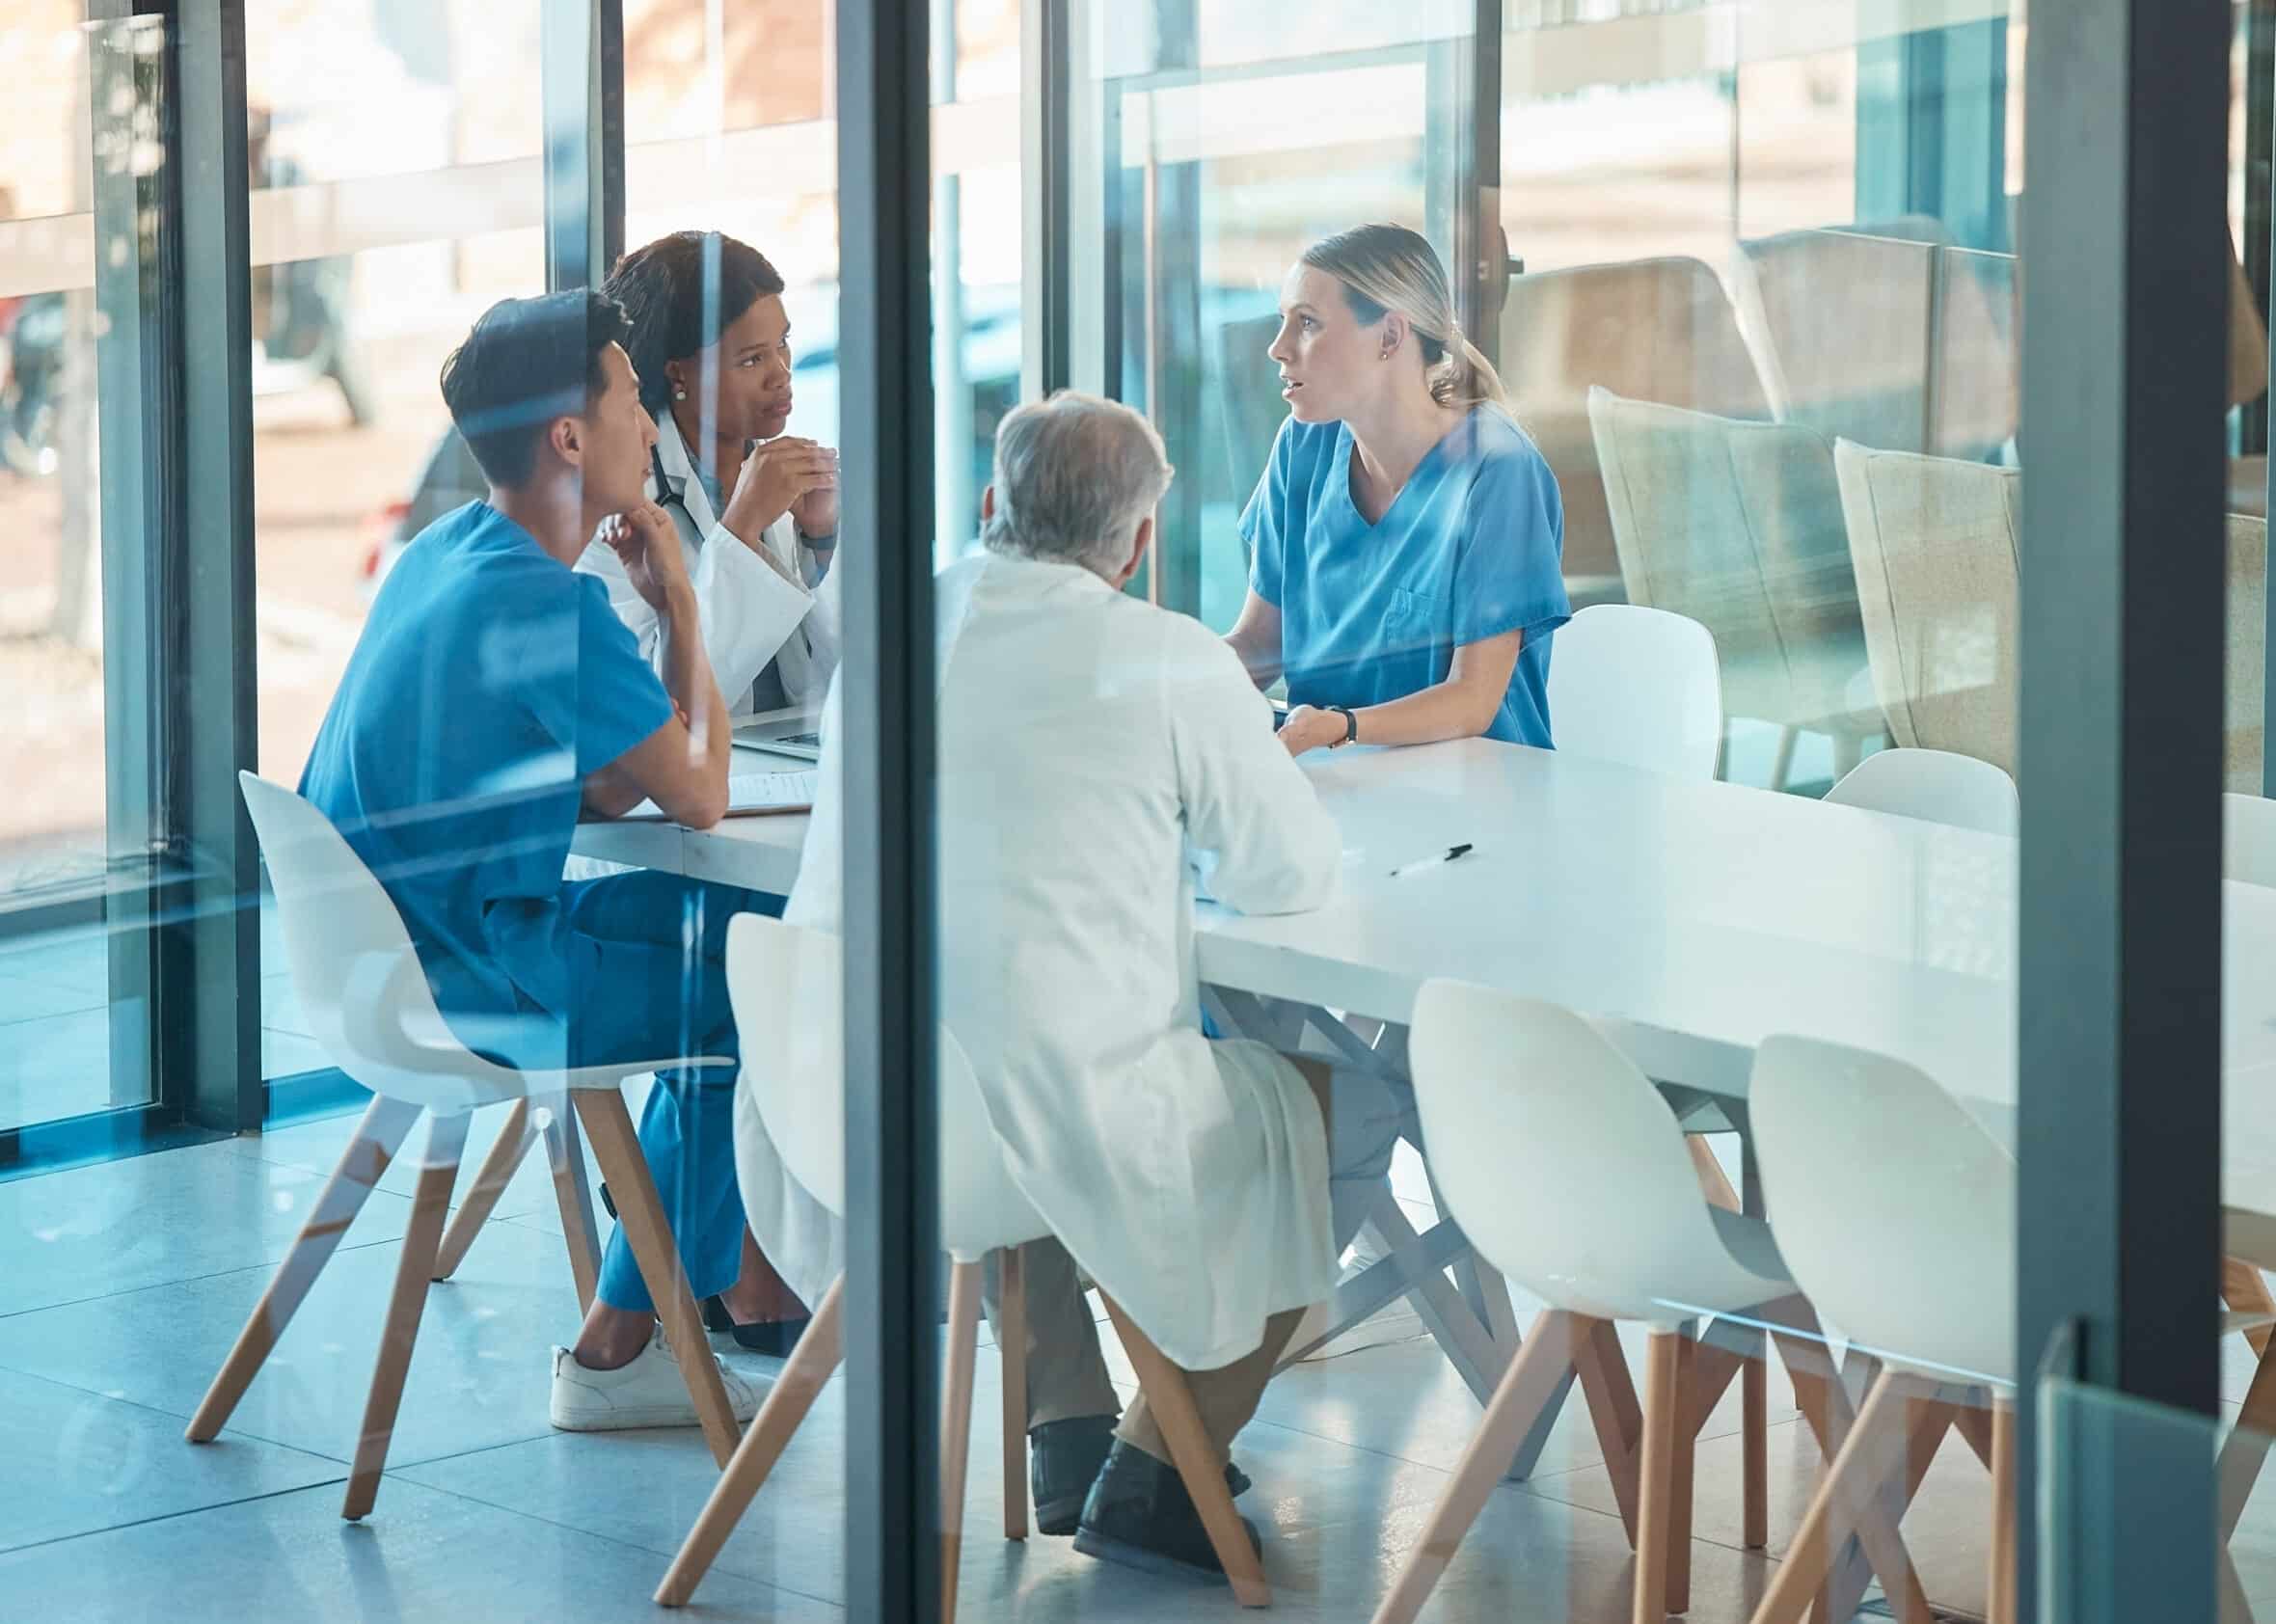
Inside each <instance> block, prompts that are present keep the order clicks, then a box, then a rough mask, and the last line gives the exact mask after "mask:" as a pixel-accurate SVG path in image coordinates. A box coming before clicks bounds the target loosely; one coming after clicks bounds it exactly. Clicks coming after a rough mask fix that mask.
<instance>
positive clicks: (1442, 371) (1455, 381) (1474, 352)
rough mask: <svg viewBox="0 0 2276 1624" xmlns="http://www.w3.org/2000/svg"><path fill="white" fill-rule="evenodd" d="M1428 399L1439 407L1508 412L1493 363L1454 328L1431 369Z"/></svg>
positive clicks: (1499, 375) (1507, 397) (1507, 400)
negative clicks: (1490, 408) (1479, 408)
mask: <svg viewBox="0 0 2276 1624" xmlns="http://www.w3.org/2000/svg"><path fill="white" fill-rule="evenodd" d="M1430 398H1431V399H1433V400H1435V401H1437V402H1438V403H1439V404H1440V405H1441V406H1457V407H1461V408H1463V409H1465V410H1467V409H1468V408H1470V407H1472V406H1499V407H1500V408H1502V410H1503V411H1504V412H1506V411H1508V410H1509V392H1508V391H1506V390H1504V388H1503V387H1502V374H1501V373H1499V372H1497V371H1495V370H1494V364H1493V363H1492V362H1490V361H1488V360H1487V359H1486V355H1485V351H1483V350H1481V349H1479V348H1478V347H1477V345H1476V344H1474V343H1472V342H1471V341H1470V340H1469V338H1466V337H1465V336H1464V335H1463V333H1462V331H1461V330H1460V329H1459V328H1457V329H1455V330H1454V332H1453V333H1452V335H1450V342H1449V343H1448V344H1447V345H1446V346H1445V347H1444V349H1443V352H1442V354H1441V358H1440V360H1439V363H1438V365H1436V366H1434V367H1432V368H1431V369H1430Z"/></svg>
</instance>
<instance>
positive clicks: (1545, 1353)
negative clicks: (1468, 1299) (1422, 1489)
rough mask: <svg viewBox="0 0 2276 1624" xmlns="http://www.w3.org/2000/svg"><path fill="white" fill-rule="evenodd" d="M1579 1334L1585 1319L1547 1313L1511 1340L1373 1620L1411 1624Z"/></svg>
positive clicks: (1559, 1377)
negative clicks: (1509, 1355)
mask: <svg viewBox="0 0 2276 1624" xmlns="http://www.w3.org/2000/svg"><path fill="white" fill-rule="evenodd" d="M1585 1335H1586V1327H1585V1325H1584V1324H1583V1323H1581V1322H1579V1321H1576V1320H1575V1318H1574V1317H1573V1316H1572V1315H1571V1314H1569V1313H1556V1312H1552V1313H1544V1314H1542V1315H1541V1316H1540V1317H1539V1318H1537V1319H1535V1320H1534V1321H1533V1328H1532V1330H1531V1332H1530V1333H1529V1334H1528V1335H1527V1336H1526V1337H1525V1339H1524V1340H1522V1341H1520V1342H1519V1343H1518V1349H1517V1357H1516V1358H1515V1359H1513V1360H1511V1361H1510V1362H1509V1367H1508V1368H1507V1369H1506V1370H1504V1371H1503V1372H1502V1381H1501V1384H1500V1385H1499V1386H1498V1387H1496V1388H1495V1389H1494V1396H1493V1397H1492V1399H1491V1400H1489V1401H1488V1402H1487V1404H1486V1415H1485V1420H1484V1421H1481V1422H1480V1423H1479V1425H1478V1429H1477V1436H1475V1437H1474V1438H1472V1439H1471V1440H1470V1447H1469V1448H1466V1449H1464V1450H1463V1451H1462V1464H1461V1465H1459V1466H1457V1467H1456V1468H1455V1469H1454V1475H1453V1476H1452V1477H1451V1478H1450V1480H1449V1481H1448V1483H1447V1486H1446V1488H1445V1489H1444V1490H1443V1491H1442V1492H1441V1493H1440V1495H1439V1497H1438V1504H1437V1505H1435V1506H1433V1507H1432V1508H1431V1512H1430V1521H1429V1522H1427V1523H1425V1524H1424V1525H1423V1528H1422V1539H1420V1540H1419V1541H1417V1543H1416V1545H1415V1547H1414V1549H1413V1550H1411V1551H1409V1552H1408V1553H1407V1559H1406V1563H1405V1565H1404V1566H1402V1567H1401V1568H1400V1569H1399V1572H1398V1578H1397V1580H1396V1581H1395V1582H1394V1583H1393V1584H1392V1586H1391V1592H1390V1594H1388V1595H1387V1596H1385V1597H1384V1598H1383V1602H1382V1605H1381V1606H1379V1607H1378V1608H1376V1610H1375V1618H1374V1624H1414V1618H1415V1615H1416V1614H1417V1613H1418V1612H1421V1611H1422V1604H1423V1603H1424V1602H1426V1601H1428V1600H1429V1599H1430V1592H1431V1589H1432V1587H1433V1586H1434V1585H1436V1584H1437V1583H1438V1576H1439V1575H1440V1574H1442V1573H1444V1572H1445V1571H1446V1566H1447V1563H1448V1562H1450V1561H1451V1560H1452V1559H1453V1556H1454V1549H1455V1547H1456V1546H1458V1545H1460V1544H1461V1543H1462V1536H1463V1535H1464V1534H1465V1533H1468V1532H1469V1531H1470V1525H1471V1524H1472V1523H1474V1522H1476V1521H1477V1514H1478V1511H1479V1510H1480V1508H1482V1507H1483V1506H1484V1504H1485V1502H1486V1497H1487V1496H1488V1495H1490V1494H1492V1493H1493V1491H1494V1485H1495V1484H1496V1483H1498V1482H1500V1481H1501V1480H1502V1474H1503V1473H1504V1472H1505V1471H1507V1470H1508V1467H1509V1462H1510V1460H1511V1458H1512V1457H1513V1456H1515V1455H1516V1453H1517V1447H1518V1445H1519V1444H1521V1443H1523V1442H1524V1441H1525V1437H1526V1434H1527V1433H1528V1432H1530V1431H1531V1430H1532V1426H1533V1422H1534V1421H1537V1420H1538V1419H1539V1418H1540V1415H1541V1412H1542V1411H1543V1410H1544V1409H1546V1408H1547V1407H1548V1404H1549V1401H1550V1400H1551V1399H1552V1398H1554V1397H1556V1396H1557V1394H1558V1392H1559V1391H1560V1390H1561V1389H1562V1387H1563V1385H1564V1378H1565V1372H1566V1370H1568V1369H1569V1368H1571V1367H1572V1363H1573V1356H1574V1351H1575V1347H1576V1345H1577V1343H1578V1341H1579V1340H1580V1339H1581V1338H1582V1337H1584V1336H1585Z"/></svg>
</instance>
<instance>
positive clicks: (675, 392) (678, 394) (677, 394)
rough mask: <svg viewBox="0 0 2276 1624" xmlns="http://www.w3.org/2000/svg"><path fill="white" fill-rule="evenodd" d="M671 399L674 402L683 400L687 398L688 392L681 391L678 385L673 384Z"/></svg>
mask: <svg viewBox="0 0 2276 1624" xmlns="http://www.w3.org/2000/svg"><path fill="white" fill-rule="evenodd" d="M672 398H673V399H674V400H685V399H687V398H688V392H687V391H686V390H684V389H682V388H681V387H680V386H679V385H678V384H674V385H672Z"/></svg>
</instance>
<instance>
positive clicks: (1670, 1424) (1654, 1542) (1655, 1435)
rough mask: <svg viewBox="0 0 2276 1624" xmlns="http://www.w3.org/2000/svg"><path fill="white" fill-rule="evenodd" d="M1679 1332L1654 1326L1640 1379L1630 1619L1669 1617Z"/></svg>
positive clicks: (1639, 1622)
mask: <svg viewBox="0 0 2276 1624" xmlns="http://www.w3.org/2000/svg"><path fill="white" fill-rule="evenodd" d="M1682 1340H1683V1339H1682V1337H1681V1336H1680V1334H1678V1333H1676V1332H1672V1331H1654V1332H1653V1333H1652V1335H1651V1339H1650V1340H1649V1341H1648V1343H1647V1344H1646V1349H1647V1351H1646V1353H1645V1355H1644V1378H1643V1471H1642V1482H1641V1484H1640V1489H1641V1493H1640V1495H1639V1504H1638V1508H1637V1520H1636V1527H1637V1532H1636V1590H1635V1596H1634V1606H1633V1607H1632V1609H1631V1610H1630V1612H1629V1617H1630V1618H1631V1619H1632V1620H1633V1621H1634V1624H1662V1621H1663V1620H1664V1619H1666V1616H1667V1604H1668V1596H1667V1550H1668V1538H1667V1535H1668V1527H1667V1524H1668V1513H1669V1512H1670V1511H1671V1510H1672V1509H1673V1506H1672V1501H1673V1497H1674V1492H1675V1435H1676V1433H1677V1432H1678V1431H1679V1430H1681V1429H1680V1428H1678V1427H1677V1426H1676V1425H1675V1416H1676V1410H1677V1405H1678V1402H1679V1400H1680V1399H1681V1397H1682V1393H1683V1387H1682V1353H1681V1343H1682Z"/></svg>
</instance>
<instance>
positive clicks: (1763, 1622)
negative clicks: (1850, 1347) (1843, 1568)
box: [1753, 1374, 1908, 1624]
mask: <svg viewBox="0 0 2276 1624" xmlns="http://www.w3.org/2000/svg"><path fill="white" fill-rule="evenodd" d="M1907 1391H1908V1390H1907V1388H1906V1386H1905V1382H1904V1378H1903V1377H1901V1376H1895V1375H1888V1374H1883V1376H1882V1377H1881V1378H1880V1379H1879V1380H1878V1381H1877V1382H1875V1383H1874V1386H1873V1391H1872V1392H1871V1393H1870V1394H1867V1395H1866V1398H1865V1407H1864V1409H1862V1410H1861V1411H1859V1412H1858V1414H1857V1420H1856V1425H1854V1426H1852V1427H1851V1428H1850V1429H1849V1436H1848V1437H1847V1438H1846V1439H1844V1440H1843V1442H1842V1446H1841V1451H1840V1453H1838V1454H1837V1455H1835V1456H1834V1458H1833V1462H1832V1464H1831V1465H1830V1466H1829V1467H1828V1468H1827V1471H1826V1475H1825V1476H1824V1478H1823V1479H1822V1480H1821V1481H1820V1482H1819V1484H1818V1492H1817V1494H1816V1495H1814V1496H1813V1497H1811V1500H1810V1505H1809V1510H1808V1512H1807V1513H1806V1514H1804V1516H1803V1517H1802V1529H1801V1530H1800V1531H1799V1532H1798V1533H1797V1534H1796V1535H1795V1536H1794V1545H1793V1548H1792V1549H1791V1550H1789V1551H1788V1552H1787V1553H1786V1559H1785V1560H1784V1561H1782V1562H1780V1563H1779V1564H1778V1570H1777V1572H1776V1573H1775V1574H1774V1575H1773V1576H1772V1578H1771V1587H1770V1590H1769V1591H1768V1593H1766V1594H1765V1595H1764V1596H1763V1598H1762V1605H1761V1606H1760V1607H1758V1608H1756V1609H1755V1611H1754V1620H1753V1624H1794V1621H1795V1620H1797V1619H1799V1618H1801V1617H1802V1614H1803V1612H1805V1611H1806V1610H1808V1608H1809V1604H1810V1598H1811V1595H1812V1594H1813V1592H1815V1591H1816V1590H1817V1588H1818V1586H1819V1585H1820V1584H1821V1583H1824V1581H1825V1579H1826V1576H1827V1573H1828V1570H1829V1568H1830V1567H1831V1565H1832V1561H1833V1556H1834V1554H1835V1546H1834V1544H1833V1536H1834V1534H1835V1533H1836V1532H1837V1531H1838V1530H1839V1526H1840V1524H1841V1522H1842V1521H1843V1519H1842V1518H1841V1516H1840V1515H1839V1512H1840V1510H1841V1508H1842V1506H1843V1505H1844V1503H1845V1502H1850V1501H1852V1500H1854V1499H1856V1498H1857V1497H1858V1495H1859V1493H1860V1491H1862V1490H1864V1489H1868V1488H1870V1487H1871V1486H1873V1484H1874V1483H1875V1482H1877V1481H1878V1480H1879V1478H1880V1477H1881V1476H1882V1475H1883V1473H1884V1472H1885V1470H1886V1461H1887V1456H1888V1455H1889V1454H1890V1452H1891V1450H1890V1443H1891V1440H1890V1436H1889V1435H1890V1434H1891V1433H1893V1432H1895V1431H1896V1430H1897V1424H1896V1423H1897V1421H1898V1418H1900V1417H1901V1416H1902V1415H1903V1414H1904V1408H1905V1398H1906V1394H1907Z"/></svg>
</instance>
